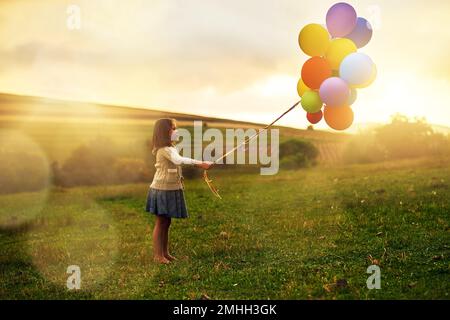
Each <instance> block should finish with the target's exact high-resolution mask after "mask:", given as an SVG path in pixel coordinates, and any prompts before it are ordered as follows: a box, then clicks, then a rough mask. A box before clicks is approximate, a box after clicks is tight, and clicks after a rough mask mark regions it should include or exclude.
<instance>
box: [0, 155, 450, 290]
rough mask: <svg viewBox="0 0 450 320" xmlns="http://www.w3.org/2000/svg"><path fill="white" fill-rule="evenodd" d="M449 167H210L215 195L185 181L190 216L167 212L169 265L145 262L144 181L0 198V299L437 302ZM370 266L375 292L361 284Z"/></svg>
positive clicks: (148, 223) (443, 280) (445, 273)
mask: <svg viewBox="0 0 450 320" xmlns="http://www.w3.org/2000/svg"><path fill="white" fill-rule="evenodd" d="M449 169H450V165H449V159H448V158H445V159H418V160H404V161H398V162H392V163H380V164H372V165H353V166H340V167H330V168H324V167H318V168H314V169H305V170H298V171H281V172H280V173H279V174H278V175H275V176H260V175H258V174H230V172H226V173H222V172H220V170H216V171H214V170H212V171H211V172H210V175H211V177H212V178H213V179H214V182H215V185H216V186H217V187H218V188H219V189H220V192H221V194H222V197H223V200H219V199H216V198H214V197H213V196H212V194H211V193H210V191H209V189H208V188H207V186H206V184H205V183H204V182H203V181H202V180H190V181H187V182H186V188H187V191H186V200H187V203H188V210H189V214H190V218H189V219H185V220H173V224H172V227H171V249H172V253H173V254H174V255H176V256H177V257H178V258H179V261H177V262H175V263H173V264H171V265H168V266H163V265H155V264H154V263H153V262H152V255H151V250H152V241H151V230H152V226H153V222H154V217H153V216H150V215H149V214H147V213H146V212H145V211H144V204H145V197H146V192H147V187H148V186H147V185H144V184H140V185H123V186H106V187H89V188H74V189H61V188H58V189H52V190H50V192H48V194H44V195H42V194H39V195H38V196H37V195H36V194H32V193H28V194H20V195H8V196H1V197H0V208H1V209H0V227H1V230H0V231H1V232H0V252H1V255H0V298H3V299H28V298H32V299H48V298H50V299H54V298H56V299H199V298H201V297H202V295H207V296H209V297H210V298H211V299H449V296H448V294H449V288H450V286H449V281H448V280H449V271H450V265H449V253H450V228H449V223H450V214H449V212H450V197H449V195H450V187H449V184H450V170H449ZM33 208H34V209H33ZM36 208H40V210H36ZM374 263H375V264H379V265H380V268H381V290H368V289H367V287H366V279H367V277H368V276H369V274H366V269H367V267H368V266H370V265H372V264H374ZM69 265H78V266H80V268H81V273H82V274H81V277H82V284H81V290H80V291H78V292H73V291H68V290H67V289H66V286H65V282H66V278H67V277H68V275H67V274H66V273H65V272H66V269H67V267H68V266H69ZM344 280H345V281H344Z"/></svg>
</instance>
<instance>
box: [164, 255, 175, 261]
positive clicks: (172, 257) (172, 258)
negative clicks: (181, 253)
mask: <svg viewBox="0 0 450 320" xmlns="http://www.w3.org/2000/svg"><path fill="white" fill-rule="evenodd" d="M164 257H165V258H166V259H169V260H170V261H174V260H178V259H177V258H175V257H174V256H172V255H170V254H168V253H167V254H165V255H164Z"/></svg>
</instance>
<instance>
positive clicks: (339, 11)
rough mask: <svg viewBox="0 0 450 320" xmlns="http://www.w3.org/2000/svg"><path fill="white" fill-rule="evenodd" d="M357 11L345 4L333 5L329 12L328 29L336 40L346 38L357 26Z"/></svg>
mask: <svg viewBox="0 0 450 320" xmlns="http://www.w3.org/2000/svg"><path fill="white" fill-rule="evenodd" d="M356 18H357V16H356V11H355V9H354V8H353V7H352V6H351V5H349V4H348V3H345V2H339V3H336V4H335V5H333V6H332V7H331V8H330V9H329V10H328V12H327V28H328V31H329V32H330V34H331V36H332V37H334V38H338V37H341V38H342V37H345V36H346V35H348V34H349V33H350V32H352V31H353V29H354V28H355V26H356Z"/></svg>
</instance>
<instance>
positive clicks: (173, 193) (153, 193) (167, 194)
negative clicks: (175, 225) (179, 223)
mask: <svg viewBox="0 0 450 320" xmlns="http://www.w3.org/2000/svg"><path fill="white" fill-rule="evenodd" d="M145 211H147V212H150V213H153V214H154V215H158V216H163V217H167V218H187V217H188V210H187V207H186V200H185V198H184V192H183V189H178V190H159V189H154V188H149V190H148V195H147V205H146V207H145Z"/></svg>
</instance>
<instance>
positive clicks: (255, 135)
mask: <svg viewBox="0 0 450 320" xmlns="http://www.w3.org/2000/svg"><path fill="white" fill-rule="evenodd" d="M300 102H301V100H300V101H298V102H297V103H295V104H294V105H293V106H292V107H290V108H289V109H288V110H286V111H285V112H284V113H283V114H282V115H281V116H279V117H278V118H276V119H275V120H274V121H272V123H270V124H268V125H267V126H265V127H264V128H262V129H260V130H259V132H257V133H255V134H254V135H253V136H251V137H250V138H248V139H247V140H246V141H244V142H242V143H241V144H239V145H238V146H236V147H235V148H233V149H231V150H230V151H228V152H227V153H225V154H224V155H223V156H221V157H220V158H218V159H216V160H214V161H213V164H216V163H217V162H218V161H219V160H221V159H223V158H225V157H226V156H228V155H229V154H230V153H232V152H234V151H236V150H237V149H238V148H239V147H240V146H242V145H243V144H247V143H249V142H250V140H252V139H253V138H255V137H257V136H259V135H260V134H261V133H262V132H264V131H265V130H267V129H269V128H270V127H271V126H273V125H274V124H275V123H276V122H277V121H278V120H280V119H281V118H283V117H284V116H285V115H286V114H288V113H289V112H291V111H292V110H294V109H295V107H297V106H298V105H299V104H300Z"/></svg>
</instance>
